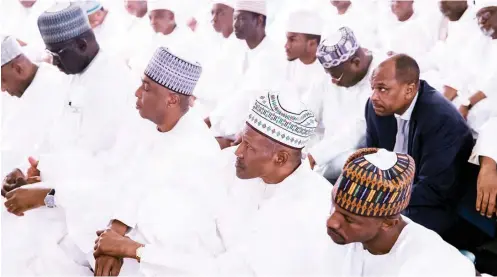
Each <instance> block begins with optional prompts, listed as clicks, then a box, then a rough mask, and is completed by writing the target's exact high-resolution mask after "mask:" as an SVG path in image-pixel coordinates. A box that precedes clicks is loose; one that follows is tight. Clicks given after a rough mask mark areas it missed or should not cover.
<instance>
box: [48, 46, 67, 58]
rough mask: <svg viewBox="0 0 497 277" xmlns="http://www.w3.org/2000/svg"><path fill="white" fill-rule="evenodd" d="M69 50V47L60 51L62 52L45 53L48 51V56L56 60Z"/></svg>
mask: <svg viewBox="0 0 497 277" xmlns="http://www.w3.org/2000/svg"><path fill="white" fill-rule="evenodd" d="M67 48H68V47H64V48H62V49H60V50H59V51H57V52H52V51H50V50H48V49H45V51H46V52H47V53H48V54H50V55H52V57H54V58H55V57H57V58H59V59H60V56H62V55H64V53H65V52H66V51H67Z"/></svg>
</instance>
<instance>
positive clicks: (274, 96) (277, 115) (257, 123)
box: [247, 90, 317, 149]
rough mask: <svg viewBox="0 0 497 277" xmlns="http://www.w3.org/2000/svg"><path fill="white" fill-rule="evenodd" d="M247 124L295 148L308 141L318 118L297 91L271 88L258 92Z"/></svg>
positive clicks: (304, 144)
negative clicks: (258, 94) (305, 104)
mask: <svg viewBox="0 0 497 277" xmlns="http://www.w3.org/2000/svg"><path fill="white" fill-rule="evenodd" d="M247 124H248V125H249V126H251V127H252V128H254V129H256V130H257V131H259V132H260V133H262V134H263V135H265V136H267V137H269V138H271V139H273V140H275V141H277V142H279V143H281V144H283V145H285V146H288V147H291V148H294V149H302V148H304V147H305V146H306V145H307V142H308V141H309V139H310V137H311V136H312V134H314V130H315V129H316V127H317V121H316V118H315V117H314V114H313V113H312V112H311V111H309V110H307V109H306V107H305V106H304V104H302V102H301V101H300V100H299V98H298V96H297V93H296V92H293V91H291V90H285V91H284V93H280V92H279V91H269V92H267V93H265V94H263V95H261V96H259V97H258V98H257V99H256V101H255V104H254V106H253V107H252V110H251V111H250V113H249V116H248V119H247Z"/></svg>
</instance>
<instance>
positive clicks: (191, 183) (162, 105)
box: [5, 48, 223, 276]
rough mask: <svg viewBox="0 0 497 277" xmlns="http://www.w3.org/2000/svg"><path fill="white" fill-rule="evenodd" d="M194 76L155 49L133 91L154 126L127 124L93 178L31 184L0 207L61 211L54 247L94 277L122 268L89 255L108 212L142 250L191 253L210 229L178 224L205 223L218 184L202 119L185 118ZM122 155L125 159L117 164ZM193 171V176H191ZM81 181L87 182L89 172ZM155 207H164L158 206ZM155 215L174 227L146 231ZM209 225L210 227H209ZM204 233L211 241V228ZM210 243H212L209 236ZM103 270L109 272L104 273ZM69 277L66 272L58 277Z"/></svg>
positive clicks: (215, 149)
mask: <svg viewBox="0 0 497 277" xmlns="http://www.w3.org/2000/svg"><path fill="white" fill-rule="evenodd" d="M200 72H201V67H200V66H199V65H198V64H196V63H190V62H187V61H185V60H182V59H180V58H178V57H176V56H174V55H173V54H171V53H170V52H169V51H168V50H167V49H165V48H159V49H158V50H157V52H156V54H155V55H154V57H153V59H152V60H151V61H150V63H149V66H148V67H147V70H146V71H145V76H144V77H143V84H142V85H141V86H140V87H139V88H138V90H137V92H136V96H137V98H138V100H137V109H138V110H139V113H140V115H141V117H143V118H145V119H147V120H148V121H150V122H152V123H153V124H149V122H148V121H144V120H140V123H147V124H141V125H137V124H136V122H133V121H129V122H127V124H128V125H127V128H126V129H127V130H128V132H127V133H126V134H125V135H123V136H121V140H120V144H117V145H116V147H115V148H114V149H112V151H111V153H109V154H108V155H102V156H97V157H95V159H94V160H93V161H92V162H93V163H96V164H98V165H102V167H104V168H105V170H106V171H107V172H105V174H104V175H100V176H98V175H97V176H96V177H95V178H93V179H92V178H88V177H87V176H86V175H85V176H77V178H74V176H73V178H70V179H63V180H58V181H57V182H56V183H50V184H48V185H53V188H54V189H52V190H50V189H44V188H37V187H36V186H35V187H32V186H34V185H31V187H30V186H26V187H22V188H18V189H16V190H13V191H11V192H9V193H7V199H8V200H7V201H6V203H5V205H6V206H7V207H9V209H13V210H14V211H16V212H17V213H24V212H26V211H28V210H30V209H34V208H38V207H41V206H45V205H46V206H47V207H50V208H54V207H55V206H57V208H58V209H61V208H62V210H63V212H64V216H65V223H66V225H67V235H66V236H65V237H64V238H63V239H62V240H61V241H60V243H59V246H60V248H61V249H62V250H63V251H65V253H66V257H71V258H73V259H74V262H76V263H78V264H81V265H82V266H84V267H87V268H89V267H91V268H92V269H93V270H94V271H95V273H96V274H98V275H106V276H107V275H109V274H110V273H112V274H115V272H116V271H115V270H118V271H119V269H120V266H121V262H120V259H115V258H113V257H110V256H108V255H104V253H102V254H101V255H96V257H97V260H96V265H95V264H94V260H93V242H94V234H95V230H98V228H100V227H101V226H105V224H107V223H108V222H109V220H110V219H111V218H112V214H113V212H114V210H113V209H114V208H115V207H118V208H117V210H118V214H119V215H120V216H119V217H117V218H119V219H120V220H122V221H123V222H126V223H127V224H128V226H135V225H136V226H139V228H138V229H137V230H139V232H141V231H144V233H138V234H139V235H140V234H141V235H143V236H144V237H143V243H147V242H148V241H161V239H163V240H164V244H165V245H170V246H171V247H173V246H175V247H177V248H178V249H183V250H184V249H193V250H192V251H195V249H196V248H195V247H197V244H196V243H197V240H196V238H200V239H203V241H204V242H205V241H208V239H209V233H207V235H204V233H205V232H204V227H203V226H206V227H209V225H208V224H206V225H202V224H201V223H200V222H199V221H198V220H200V219H198V220H195V221H193V220H191V221H187V220H186V219H185V218H187V217H186V216H193V215H195V216H198V217H201V218H205V220H206V221H207V220H208V219H209V216H208V215H209V214H208V211H210V210H209V209H208V205H209V203H203V202H202V199H214V200H212V201H213V203H218V202H219V201H218V200H216V199H217V195H222V190H223V187H222V186H220V185H219V184H220V183H221V182H218V181H216V180H213V178H214V177H215V176H214V177H211V176H212V174H217V173H218V170H216V169H215V168H214V166H215V165H216V164H217V163H216V161H218V160H219V158H218V157H217V156H216V155H217V154H220V149H219V145H218V144H217V142H216V140H215V139H214V137H213V136H212V135H211V133H210V131H209V129H208V127H207V126H206V125H205V123H204V122H203V119H202V118H201V117H198V118H197V117H196V114H195V113H191V112H189V97H191V94H192V91H193V89H194V87H195V84H196V82H197V80H198V78H199V76H200ZM192 134H194V135H192ZM121 142H122V143H121ZM126 154H127V156H128V157H127V158H126V159H120V158H121V157H124V156H126ZM116 157H117V158H116ZM109 159H111V160H118V163H113V162H109V161H108V160H109ZM101 160H104V161H101ZM192 168H193V170H194V171H195V174H191V170H192ZM88 174H89V175H91V176H93V175H94V174H93V172H88ZM137 184H140V185H137ZM207 184H208V185H207ZM211 184H216V185H217V186H211ZM38 185H39V186H41V185H45V186H47V184H43V183H40V184H38ZM216 188H219V190H217V189H216ZM218 191H219V194H217V192H218ZM49 192H50V193H49ZM47 193H48V196H47ZM147 193H149V194H147ZM173 196H174V197H173ZM206 196H208V197H206ZM171 197H172V198H171ZM175 197H176V198H175ZM165 199H167V200H165ZM142 200H145V201H143V202H142ZM160 201H164V204H161V205H157V203H159V202H160ZM166 203H167V204H166ZM182 203H184V206H181V204H182ZM186 203H190V204H186ZM199 203H202V204H199ZM178 205H180V206H181V207H180V206H178ZM199 206H200V207H202V208H201V209H200V208H199ZM162 209H164V210H162ZM143 211H147V212H146V213H143ZM158 211H161V212H159V213H160V214H161V216H165V217H167V215H170V216H171V217H167V218H169V220H168V222H174V226H175V227H174V228H172V229H167V228H166V229H167V230H165V229H160V228H159V227H160V226H159V227H157V228H156V229H150V227H149V226H150V225H149V224H150V222H153V219H152V218H150V215H155V214H157V212H158ZM180 211H181V215H180ZM200 215H202V216H200ZM188 218H191V217H188ZM151 220H152V221H151ZM202 220H204V219H202ZM160 222H162V221H160ZM186 222H195V224H196V225H185V223H186ZM208 222H210V223H212V224H213V222H214V221H213V220H212V221H208ZM168 226H169V225H167V227H168ZM180 226H184V228H182V227H181V228H180ZM213 226H214V225H213ZM165 227H166V226H165ZM193 227H195V228H193ZM205 229H208V228H205ZM208 230H213V231H214V234H215V226H214V227H213V228H212V229H208ZM155 232H157V233H155ZM212 237H213V238H214V240H215V239H217V238H216V236H215V235H213V236H212ZM194 238H195V239H194ZM199 243H200V242H199ZM188 247H190V248H188ZM175 249H176V248H175ZM42 250H44V249H42ZM54 251H55V250H54ZM58 251H60V249H58ZM41 253H48V254H47V256H48V257H47V258H46V259H49V258H50V257H49V256H50V255H51V252H48V251H44V252H41ZM49 254H50V255H49ZM105 254H108V253H105ZM108 263H110V264H114V266H108ZM127 264H128V263H127ZM117 265H119V267H117ZM131 265H132V264H131ZM46 270H50V269H49V268H43V269H40V271H41V272H42V273H45V272H47V271H46ZM144 270H145V271H146V270H147V269H144ZM63 273H64V272H63ZM70 273H73V272H72V271H70V272H65V274H64V275H68V274H70Z"/></svg>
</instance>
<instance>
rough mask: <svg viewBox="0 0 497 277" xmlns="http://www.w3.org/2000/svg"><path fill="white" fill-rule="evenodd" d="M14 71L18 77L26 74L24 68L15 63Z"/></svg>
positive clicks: (13, 64)
mask: <svg viewBox="0 0 497 277" xmlns="http://www.w3.org/2000/svg"><path fill="white" fill-rule="evenodd" d="M12 69H14V71H15V72H16V73H17V74H18V75H22V74H23V73H24V69H23V68H22V66H21V65H20V64H19V63H16V62H13V63H12Z"/></svg>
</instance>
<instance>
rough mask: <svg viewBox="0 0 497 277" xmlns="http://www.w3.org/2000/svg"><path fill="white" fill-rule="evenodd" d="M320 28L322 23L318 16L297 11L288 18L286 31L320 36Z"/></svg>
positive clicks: (304, 11)
mask: <svg viewBox="0 0 497 277" xmlns="http://www.w3.org/2000/svg"><path fill="white" fill-rule="evenodd" d="M322 28H323V21H322V20H321V17H320V16H319V14H317V13H315V12H312V11H306V10H299V11H295V12H293V13H291V14H290V16H289V17H288V22H287V26H286V31H287V32H292V33H299V34H310V35H319V36H320V35H321V32H322Z"/></svg>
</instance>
